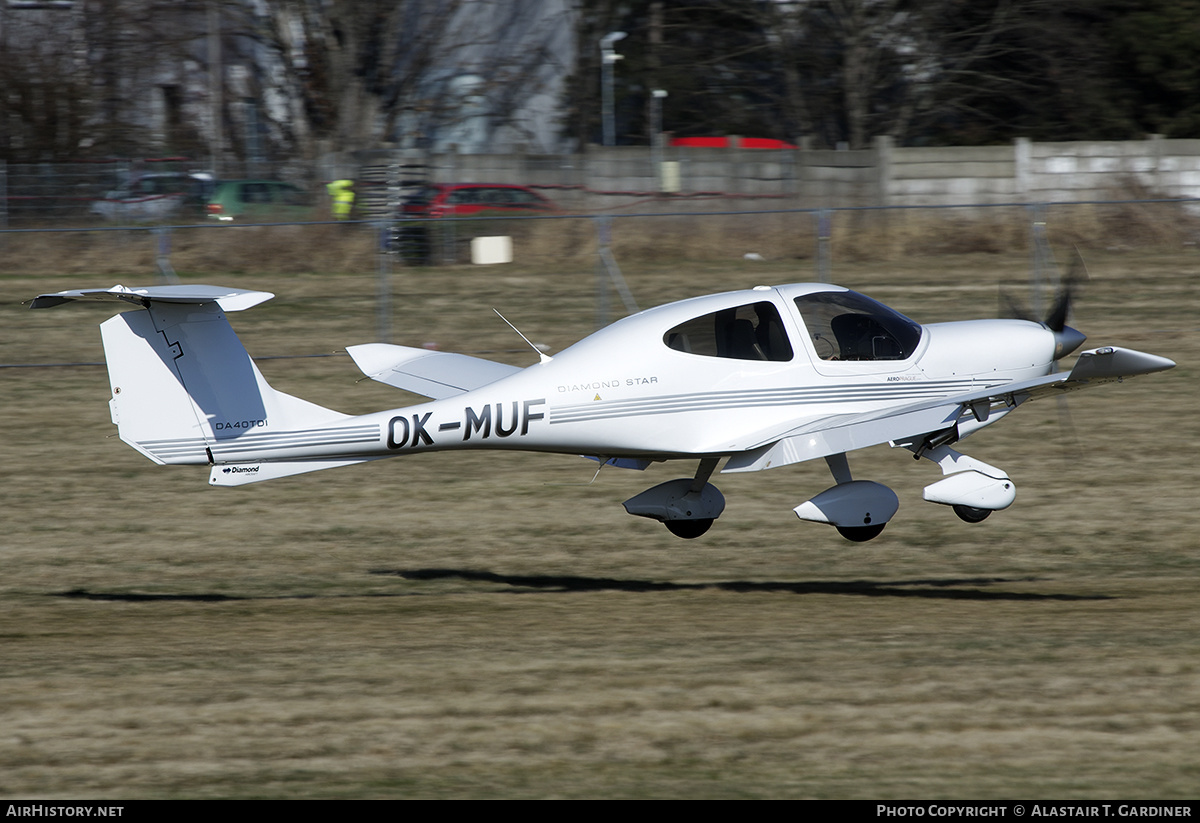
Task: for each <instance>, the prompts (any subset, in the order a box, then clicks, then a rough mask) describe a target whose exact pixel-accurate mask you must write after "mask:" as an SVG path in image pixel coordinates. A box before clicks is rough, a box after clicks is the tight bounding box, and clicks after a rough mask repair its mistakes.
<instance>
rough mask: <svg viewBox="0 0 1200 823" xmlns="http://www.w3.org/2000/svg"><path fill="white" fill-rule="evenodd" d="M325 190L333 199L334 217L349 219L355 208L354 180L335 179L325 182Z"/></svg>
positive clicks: (336, 218) (335, 218)
mask: <svg viewBox="0 0 1200 823" xmlns="http://www.w3.org/2000/svg"><path fill="white" fill-rule="evenodd" d="M325 190H326V191H327V192H329V197H330V199H331V200H333V219H334V220H349V219H350V212H352V211H353V210H354V181H353V180H334V181H333V182H332V183H326V184H325Z"/></svg>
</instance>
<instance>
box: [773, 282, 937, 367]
mask: <svg viewBox="0 0 1200 823" xmlns="http://www.w3.org/2000/svg"><path fill="white" fill-rule="evenodd" d="M796 308H798V309H799V310H800V317H801V318H802V319H803V320H804V325H805V327H806V328H807V329H808V334H809V336H810V337H811V338H812V343H813V348H814V349H815V350H816V353H817V357H819V358H821V359H822V360H849V361H873V360H907V359H908V358H910V357H912V356H913V353H914V352H915V351H916V350H917V344H919V343H920V342H921V327H920V325H918V324H917V323H915V322H913V321H912V320H909V319H908V318H907V317H905V316H904V315H902V314H900V312H898V311H894V310H893V309H889V308H888V307H887V306H885V305H883V304H882V303H879V302H877V301H875V300H872V299H871V298H869V297H867V296H865V295H862V294H858V293H857V292H852V291H845V292H819V293H817V294H806V295H804V296H803V297H797V298H796Z"/></svg>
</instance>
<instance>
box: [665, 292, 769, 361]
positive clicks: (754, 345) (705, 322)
mask: <svg viewBox="0 0 1200 823" xmlns="http://www.w3.org/2000/svg"><path fill="white" fill-rule="evenodd" d="M663 342H664V343H666V344H667V346H668V347H670V348H672V349H675V350H676V351H682V352H687V353H688V354H699V355H704V356H705V357H728V358H732V359H734V360H772V361H779V362H782V361H787V360H791V359H792V344H791V343H790V342H789V341H788V337H787V332H785V331H784V330H783V323H782V322H781V321H780V319H779V311H778V309H776V308H775V304H774V303H770V302H767V301H763V302H761V303H749V304H747V305H745V306H737V307H735V308H730V309H722V310H721V311H718V312H713V313H712V314H706V315H704V316H702V317H697V318H695V319H693V320H689V321H687V322H686V323H680V324H679V325H678V326H676V327H675V328H673V329H671V330H670V331H668V332H667V333H666V334H664V335H663Z"/></svg>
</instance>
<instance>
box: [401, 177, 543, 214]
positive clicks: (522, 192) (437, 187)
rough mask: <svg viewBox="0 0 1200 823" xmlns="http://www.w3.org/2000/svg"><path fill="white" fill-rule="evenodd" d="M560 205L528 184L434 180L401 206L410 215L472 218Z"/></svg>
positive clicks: (538, 211)
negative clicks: (435, 181) (513, 184)
mask: <svg viewBox="0 0 1200 823" xmlns="http://www.w3.org/2000/svg"><path fill="white" fill-rule="evenodd" d="M556 211H558V207H557V206H555V205H554V203H553V202H551V201H550V200H548V199H546V198H545V197H542V195H540V194H538V193H537V192H536V191H534V190H533V189H530V188H527V187H525V186H511V185H507V184H502V183H430V184H429V185H427V186H426V187H425V188H424V189H423V190H422V191H421V192H420V193H419V194H417V195H416V196H414V197H410V198H409V199H407V200H405V201H404V202H403V203H402V204H401V205H400V213H401V214H402V215H404V216H406V217H416V216H420V217H471V216H473V215H476V214H496V213H502V214H538V213H547V212H556Z"/></svg>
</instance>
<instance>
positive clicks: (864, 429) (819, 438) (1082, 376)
mask: <svg viewBox="0 0 1200 823" xmlns="http://www.w3.org/2000/svg"><path fill="white" fill-rule="evenodd" d="M1174 365H1175V363H1174V362H1173V361H1171V360H1168V359H1167V358H1165V357H1159V356H1157V355H1154V354H1146V353H1145V352H1139V351H1134V350H1132V349H1122V348H1117V347H1115V346H1109V347H1105V348H1102V349H1092V350H1091V351H1085V352H1083V353H1082V354H1081V355H1079V359H1078V360H1077V361H1076V362H1075V366H1074V368H1072V369H1071V371H1070V372H1059V373H1057V374H1051V375H1047V376H1046V377H1039V378H1037V379H1034V380H1026V381H1022V382H1019V383H1007V384H1005V385H1002V386H994V387H992V388H987V389H980V390H979V391H977V392H970V393H967V394H960V395H957V396H954V397H946V398H942V399H938V400H929V401H922V402H920V403H913V404H910V405H907V406H899V407H895V408H891V409H884V410H882V411H874V412H866V413H863V414H846V415H838V416H833V417H825V418H822V419H820V420H816V421H812V422H810V423H806V424H805V425H803V426H799V427H796V428H793V429H789V430H787V431H783V432H780V433H778V434H775V435H768V436H765V437H763V438H762V439H760V440H759V442H758V443H757V445H755V446H752V447H750V448H749V449H747V450H746V451H745V452H741V453H739V454H735V455H733V456H732V457H731V458H730V459H729V462H728V463H726V464H725V468H724V469H723V471H725V472H749V471H761V470H763V469H769V468H774V467H776V466H786V465H788V464H789V463H799V462H802V461H804V460H813V459H815V458H818V457H826V456H828V455H831V454H840V453H844V452H848V451H853V450H854V449H862V448H866V447H867V446H876V445H879V444H880V443H888V442H892V441H902V440H914V439H917V438H920V437H923V436H925V435H927V434H932V433H935V432H940V431H945V430H947V429H951V428H952V427H962V428H965V429H966V430H967V431H966V433H970V431H973V430H974V429H976V428H980V427H982V426H985V425H988V424H990V423H994V422H996V420H997V419H999V418H1000V417H1003V416H1004V415H1005V414H1008V412H1010V411H1012V410H1013V409H1015V408H1016V407H1017V406H1019V405H1021V404H1022V403H1024V402H1025V401H1026V400H1033V399H1035V398H1038V397H1045V396H1047V395H1057V394H1061V393H1063V392H1069V391H1076V390H1078V389H1086V388H1089V387H1091V386H1099V385H1102V384H1104V383H1112V382H1115V381H1119V380H1123V379H1124V378H1126V377H1133V376H1135V375H1139V374H1150V373H1151V372H1156V371H1164V370H1166V369H1169V368H1172V367H1173V366H1174ZM966 433H958V436H960V437H965V436H966Z"/></svg>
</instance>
